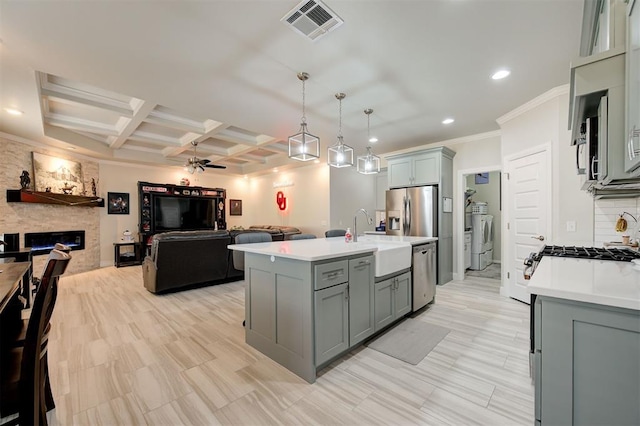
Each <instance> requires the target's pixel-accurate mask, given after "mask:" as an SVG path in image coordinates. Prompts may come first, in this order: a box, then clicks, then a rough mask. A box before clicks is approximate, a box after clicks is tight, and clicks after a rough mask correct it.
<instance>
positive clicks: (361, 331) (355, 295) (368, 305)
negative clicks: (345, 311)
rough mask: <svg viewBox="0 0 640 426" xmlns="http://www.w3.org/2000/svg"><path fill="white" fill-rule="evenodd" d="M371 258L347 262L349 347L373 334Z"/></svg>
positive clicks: (372, 271)
mask: <svg viewBox="0 0 640 426" xmlns="http://www.w3.org/2000/svg"><path fill="white" fill-rule="evenodd" d="M373 262H374V259H373V256H367V257H361V258H358V259H351V260H349V346H355V345H357V344H358V343H360V342H361V341H363V340H364V339H366V338H367V337H369V336H371V335H372V334H373V332H374V331H375V330H374V322H373V321H374V316H373V310H374V305H373V291H374V290H373V281H374V275H373V274H374V270H373Z"/></svg>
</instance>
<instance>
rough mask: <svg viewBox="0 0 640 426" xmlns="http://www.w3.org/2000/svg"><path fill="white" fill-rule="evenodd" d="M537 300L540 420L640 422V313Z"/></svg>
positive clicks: (559, 423)
mask: <svg viewBox="0 0 640 426" xmlns="http://www.w3.org/2000/svg"><path fill="white" fill-rule="evenodd" d="M538 299H540V306H539V309H538V307H536V311H535V312H536V319H535V322H534V325H535V334H534V336H536V337H535V338H538V339H540V340H538V341H537V342H536V345H535V346H536V352H535V356H534V362H535V368H536V371H535V379H536V383H535V386H536V392H535V397H536V410H535V411H536V420H538V421H540V422H541V424H543V425H544V424H550V425H571V424H575V425H583V424H592V425H605V424H606V425H638V424H640V404H639V403H638V401H640V313H639V312H638V311H634V310H630V309H622V308H613V307H607V306H603V305H595V304H590V303H581V302H573V301H566V300H562V299H555V298H551V297H544V296H538ZM538 342H539V343H538Z"/></svg>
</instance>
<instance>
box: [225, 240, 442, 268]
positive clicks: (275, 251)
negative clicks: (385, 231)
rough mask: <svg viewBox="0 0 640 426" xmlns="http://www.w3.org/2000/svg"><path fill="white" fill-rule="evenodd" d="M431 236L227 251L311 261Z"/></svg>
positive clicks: (248, 246) (255, 245)
mask: <svg viewBox="0 0 640 426" xmlns="http://www.w3.org/2000/svg"><path fill="white" fill-rule="evenodd" d="M436 240H437V238H433V237H395V236H390V235H389V236H387V235H359V236H358V241H357V242H351V243H346V242H345V241H344V237H332V238H315V239H310V240H286V241H273V242H270V243H252V244H231V245H229V246H227V247H228V248H229V249H230V250H239V251H244V252H247V253H257V254H265V255H268V256H275V257H284V258H289V259H296V260H305V261H308V262H314V261H317V260H325V259H332V258H335V257H343V256H351V255H355V254H362V253H373V252H374V251H376V250H378V247H381V246H383V245H385V244H394V245H415V244H419V243H426V242H430V241H436Z"/></svg>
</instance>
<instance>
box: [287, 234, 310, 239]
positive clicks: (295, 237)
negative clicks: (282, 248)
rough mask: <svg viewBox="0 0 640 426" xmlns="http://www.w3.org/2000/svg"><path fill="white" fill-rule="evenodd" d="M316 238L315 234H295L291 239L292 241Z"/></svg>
mask: <svg viewBox="0 0 640 426" xmlns="http://www.w3.org/2000/svg"><path fill="white" fill-rule="evenodd" d="M314 238H316V236H315V235H313V234H293V235H292V236H290V237H289V239H290V240H312V239H314Z"/></svg>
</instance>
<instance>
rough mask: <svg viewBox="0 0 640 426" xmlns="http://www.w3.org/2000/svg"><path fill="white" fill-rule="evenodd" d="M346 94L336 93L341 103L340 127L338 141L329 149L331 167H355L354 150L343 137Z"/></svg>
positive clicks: (328, 162)
mask: <svg viewBox="0 0 640 426" xmlns="http://www.w3.org/2000/svg"><path fill="white" fill-rule="evenodd" d="M345 96H347V95H345V94H344V93H336V99H337V100H338V101H339V102H340V125H339V127H338V141H337V142H336V143H335V144H334V145H332V146H330V147H329V148H328V149H327V164H329V165H330V166H331V167H338V168H340V167H351V166H353V148H351V147H350V146H349V145H345V144H344V138H343V137H342V100H343V99H344V98H345Z"/></svg>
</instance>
